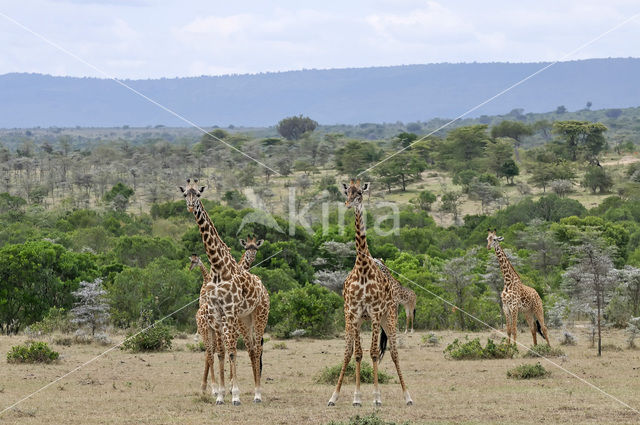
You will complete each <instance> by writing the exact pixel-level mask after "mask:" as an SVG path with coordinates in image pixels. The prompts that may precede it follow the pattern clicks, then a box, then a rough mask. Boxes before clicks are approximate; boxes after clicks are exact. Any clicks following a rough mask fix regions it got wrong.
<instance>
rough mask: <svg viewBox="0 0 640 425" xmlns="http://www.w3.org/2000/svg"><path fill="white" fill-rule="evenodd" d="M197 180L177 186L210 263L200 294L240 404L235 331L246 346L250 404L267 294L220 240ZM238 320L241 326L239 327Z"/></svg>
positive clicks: (258, 367)
mask: <svg viewBox="0 0 640 425" xmlns="http://www.w3.org/2000/svg"><path fill="white" fill-rule="evenodd" d="M197 182H198V180H197V179H195V180H193V182H192V181H191V179H187V186H186V188H184V187H180V191H181V192H182V194H183V196H184V198H185V201H186V203H187V209H188V210H189V211H190V212H192V213H193V215H194V218H195V220H196V223H197V224H198V228H199V229H200V233H201V235H202V242H203V243H204V247H205V251H206V253H207V256H208V257H209V262H210V264H211V270H210V275H211V276H210V279H211V280H210V282H209V284H207V285H206V286H205V294H204V297H205V299H206V302H207V304H208V305H209V309H210V316H209V317H208V323H209V325H210V326H212V327H214V329H215V331H216V332H217V333H218V334H220V335H223V337H224V344H225V351H226V352H227V353H229V366H230V376H231V384H232V388H231V400H232V403H233V404H234V405H239V404H240V389H239V388H238V380H237V372H236V358H237V348H236V343H237V338H236V335H237V332H238V330H239V331H240V332H243V331H244V332H246V334H244V333H243V335H242V336H243V339H244V342H245V343H246V345H247V351H248V352H249V358H250V359H251V367H252V371H253V378H254V384H255V387H254V399H253V401H254V403H260V402H261V401H262V395H261V390H260V380H261V375H262V342H263V339H262V336H263V335H264V329H265V327H266V325H267V319H268V316H269V294H268V292H267V289H266V288H265V287H264V285H263V284H262V281H261V280H260V278H259V277H258V276H256V275H253V274H251V273H249V272H248V271H246V270H244V269H243V268H242V267H240V266H239V265H238V263H237V262H236V260H235V259H234V258H233V256H232V255H231V251H230V250H229V247H228V246H227V245H226V244H225V243H224V242H223V241H222V239H221V238H220V235H219V234H218V231H217V230H216V228H215V226H214V225H213V222H212V221H211V218H210V217H209V214H207V212H206V211H205V209H204V206H203V205H202V202H201V201H200V197H201V196H202V192H203V191H204V189H205V187H204V186H202V187H198V186H197V184H196V183H197ZM239 322H242V324H243V325H244V326H242V327H240V326H239ZM219 390H220V391H219V392H218V396H217V398H216V404H223V403H224V392H225V390H224V373H221V374H220V387H219Z"/></svg>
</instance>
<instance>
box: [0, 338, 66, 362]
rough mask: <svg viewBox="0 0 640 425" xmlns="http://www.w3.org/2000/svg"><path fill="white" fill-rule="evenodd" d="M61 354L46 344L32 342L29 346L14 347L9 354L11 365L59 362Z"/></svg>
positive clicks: (8, 360)
mask: <svg viewBox="0 0 640 425" xmlns="http://www.w3.org/2000/svg"><path fill="white" fill-rule="evenodd" d="M59 357H60V353H58V352H57V351H53V350H52V349H51V348H49V345H48V344H47V343H46V342H38V341H36V342H32V343H31V344H29V345H26V344H24V345H14V346H13V347H11V351H9V352H8V353H7V362H9V363H51V362H52V361H54V360H58V358H59Z"/></svg>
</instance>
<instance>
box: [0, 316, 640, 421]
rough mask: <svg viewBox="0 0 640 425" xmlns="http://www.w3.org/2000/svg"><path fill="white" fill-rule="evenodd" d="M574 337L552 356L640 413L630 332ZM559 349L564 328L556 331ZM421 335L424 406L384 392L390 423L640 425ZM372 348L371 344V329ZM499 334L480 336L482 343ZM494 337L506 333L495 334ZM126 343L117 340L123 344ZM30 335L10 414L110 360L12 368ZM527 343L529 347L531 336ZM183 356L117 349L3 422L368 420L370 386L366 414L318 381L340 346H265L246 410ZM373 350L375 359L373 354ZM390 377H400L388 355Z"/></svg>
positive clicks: (571, 381)
mask: <svg viewBox="0 0 640 425" xmlns="http://www.w3.org/2000/svg"><path fill="white" fill-rule="evenodd" d="M571 331H572V332H573V333H574V334H575V335H576V336H577V337H578V345H576V346H568V347H563V350H564V351H565V353H566V357H561V358H554V359H553V361H555V362H557V363H558V364H559V365H561V366H562V367H564V368H566V369H568V370H570V371H572V372H574V373H575V374H577V375H578V376H579V377H581V378H583V379H585V380H587V381H589V382H591V383H593V384H594V385H596V386H598V387H600V388H601V389H602V390H604V391H606V392H607V393H609V394H611V395H612V396H614V397H617V398H619V399H621V400H623V401H624V402H626V403H628V404H629V405H631V406H632V407H634V408H637V409H638V408H640V350H632V349H627V348H624V347H625V346H626V344H625V342H624V333H623V332H622V331H617V330H607V331H606V332H605V335H604V338H603V341H604V343H605V344H606V345H605V351H604V353H603V356H602V357H601V358H598V357H597V356H596V352H595V350H594V349H593V348H590V347H589V345H590V340H589V337H588V329H587V327H586V326H585V327H577V328H574V329H571ZM551 334H552V339H551V340H552V344H554V345H557V344H558V339H559V337H560V331H559V330H553V331H552V332H551ZM423 335H425V334H424V333H421V332H416V333H415V334H411V335H407V336H404V335H403V336H401V339H400V345H401V348H400V359H401V364H402V369H403V372H404V376H405V378H406V381H407V384H408V386H409V389H410V391H411V394H412V397H413V399H414V402H415V404H414V406H412V407H407V406H405V405H404V403H403V400H402V394H401V391H400V386H399V385H398V384H397V383H395V382H396V381H395V379H394V382H393V383H390V384H386V385H383V386H382V397H383V407H382V408H380V409H378V415H379V416H380V417H382V418H384V419H385V420H393V421H397V422H399V423H400V422H403V421H409V422H410V423H438V424H454V423H455V424H459V423H469V424H476V423H478V424H479V423H482V424H485V423H509V424H528V423H541V422H544V423H580V424H585V423H588V424H603V423H612V424H613V423H616V424H622V423H625V424H626V423H628V424H632V423H638V422H639V421H640V416H639V415H638V414H636V413H634V412H632V411H631V410H629V409H627V408H625V407H623V406H622V405H620V404H618V403H617V402H615V401H614V400H612V399H611V398H609V397H607V396H605V395H603V394H602V393H600V392H598V391H596V390H594V389H593V388H591V387H589V386H588V385H586V384H584V383H582V382H580V381H578V380H577V379H575V378H573V377H571V376H569V375H567V374H566V373H565V372H563V371H561V370H560V369H558V368H556V367H554V366H553V365H551V364H548V363H546V362H545V361H544V360H543V361H542V364H543V365H544V366H545V368H546V369H548V370H550V371H551V375H550V376H549V377H547V378H544V379H537V380H523V381H514V380H511V379H507V376H506V372H507V370H509V369H511V368H513V367H515V366H518V365H520V364H523V363H531V364H535V363H536V362H537V361H538V360H539V359H531V358H527V359H525V358H522V351H523V350H522V349H521V350H520V351H521V354H520V355H518V356H516V358H514V359H509V360H480V361H452V360H446V359H445V358H444V356H443V353H442V351H443V349H444V347H446V345H447V344H448V343H449V342H451V341H453V339H454V338H464V336H465V334H462V333H459V332H454V331H443V332H439V333H437V335H438V336H439V337H440V345H439V346H435V347H431V346H427V345H425V344H423V342H422V336H423ZM364 336H365V338H364V341H363V344H364V347H368V344H369V338H368V336H367V335H366V333H364ZM489 336H491V334H490V333H489V332H483V333H478V334H472V335H470V337H480V338H481V340H483V342H484V341H485V340H486V338H487V337H489ZM494 336H496V335H495V334H494ZM116 339H117V338H116ZM25 340H26V337H24V336H18V337H1V338H0V353H1V354H2V356H3V359H2V360H1V362H2V363H3V364H2V367H0V409H4V408H5V407H6V406H8V405H10V404H12V403H13V402H15V401H17V400H19V399H21V398H22V397H24V396H26V395H28V394H30V393H32V392H33V391H36V390H38V389H39V388H41V387H42V386H43V385H45V384H47V383H49V382H51V381H53V380H54V379H56V378H57V377H60V376H62V375H63V374H64V373H66V372H67V371H69V370H71V369H73V368H75V367H77V366H79V365H81V364H82V363H84V362H86V361H88V360H89V359H91V358H93V357H94V356H95V355H97V354H99V353H101V352H103V351H104V350H105V349H106V348H105V347H101V346H97V345H73V346H70V347H65V346H58V345H53V346H54V347H55V349H57V350H58V351H60V353H61V357H62V360H61V361H59V362H58V363H57V364H51V365H13V364H7V363H6V362H5V360H4V356H5V353H6V352H7V351H8V350H9V349H10V347H11V346H12V345H15V344H18V343H22V342H24V341H25ZM520 341H521V342H522V343H525V344H530V342H531V337H530V335H529V334H528V332H521V333H520ZM174 342H175V344H174V348H173V349H172V350H171V351H168V352H163V353H144V354H131V353H127V352H122V351H120V350H114V351H111V352H110V353H108V354H106V355H105V356H103V357H101V358H99V359H98V360H96V361H95V362H93V363H91V364H89V365H87V366H85V367H83V368H82V369H80V370H79V371H77V372H76V373H74V374H72V375H70V376H68V377H66V378H64V379H63V380H60V381H59V382H57V383H55V384H54V385H52V386H50V387H49V388H47V389H45V390H44V391H42V392H40V393H38V394H36V395H34V396H33V397H32V398H31V399H29V400H27V401H24V402H23V403H21V404H20V405H18V406H17V407H16V408H14V409H12V410H10V411H8V412H6V413H4V414H3V415H2V416H1V417H0V422H2V423H8V424H9V423H10V424H14V423H15V424H17V423H19V424H103V423H119V424H158V423H162V424H181V425H183V424H202V423H224V424H249V423H252V424H253V423H256V424H263V423H264V424H318V423H320V424H322V423H327V422H329V421H330V420H346V419H348V418H349V417H350V416H353V415H355V414H358V413H359V414H368V413H370V412H371V411H373V410H374V408H373V407H372V406H371V400H372V397H371V391H372V386H371V385H364V386H363V389H362V393H363V404H364V407H362V408H354V407H352V406H351V396H352V392H353V385H352V384H347V385H346V386H344V387H343V390H342V393H341V398H340V399H339V401H338V405H337V406H336V407H334V408H328V407H327V406H326V402H327V400H328V399H329V397H330V395H331V393H332V391H333V387H331V386H329V385H319V384H314V383H313V381H314V376H315V375H316V374H317V373H318V372H319V371H320V370H322V369H323V368H324V367H326V366H330V365H334V364H337V363H339V362H340V361H341V359H342V356H343V342H342V340H341V339H338V338H336V339H331V340H308V339H301V340H289V341H286V348H284V349H283V347H282V346H280V347H275V346H274V345H275V344H277V343H278V342H279V341H275V340H273V339H271V340H270V341H268V342H267V343H266V344H265V353H264V375H263V383H264V384H263V400H264V403H263V404H261V405H254V404H253V403H251V400H252V388H251V376H250V370H249V365H248V363H249V360H248V356H247V354H246V353H245V352H242V353H241V354H240V356H239V378H240V389H241V391H242V394H241V398H242V401H243V405H242V406H239V407H234V406H231V405H230V402H229V400H228V399H227V404H226V405H224V406H216V405H215V404H214V403H213V401H214V400H213V399H212V398H211V397H210V396H202V395H201V394H200V391H199V388H200V377H201V373H202V353H194V352H191V351H189V350H187V349H186V348H185V346H186V344H187V343H190V342H192V341H191V337H189V339H187V340H184V339H182V340H175V341H174ZM367 356H368V353H367V352H365V358H367ZM381 368H382V370H384V371H386V372H389V373H391V374H392V375H394V376H395V372H394V369H393V364H392V362H391V359H390V358H385V359H384V361H383V362H382V364H381Z"/></svg>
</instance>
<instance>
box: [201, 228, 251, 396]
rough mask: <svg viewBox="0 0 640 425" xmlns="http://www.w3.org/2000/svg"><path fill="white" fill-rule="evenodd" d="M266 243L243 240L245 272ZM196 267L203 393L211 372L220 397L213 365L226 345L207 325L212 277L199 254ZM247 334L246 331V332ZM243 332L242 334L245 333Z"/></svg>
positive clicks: (222, 363)
mask: <svg viewBox="0 0 640 425" xmlns="http://www.w3.org/2000/svg"><path fill="white" fill-rule="evenodd" d="M263 242H264V241H263V240H262V239H260V240H259V241H257V240H256V238H255V237H253V238H251V237H247V239H246V240H244V239H241V240H240V243H241V244H242V246H243V247H245V248H246V251H245V252H244V253H243V254H242V258H241V259H240V266H241V267H243V268H244V269H245V270H249V268H250V267H251V264H252V263H253V262H254V261H255V259H256V252H257V251H258V248H260V246H261V245H262V243H263ZM194 267H199V268H200V272H201V273H202V287H201V289H200V307H199V308H198V311H197V312H196V324H197V326H198V334H200V337H201V338H202V341H203V343H204V345H205V350H206V354H205V361H204V374H203V376H202V385H201V389H202V392H203V393H205V392H206V391H207V377H208V375H209V372H211V387H212V393H213V395H214V396H216V395H218V387H217V386H216V381H215V373H214V371H213V363H214V361H213V360H214V355H215V354H216V352H219V353H222V357H224V345H223V343H222V337H221V335H219V334H217V333H216V332H215V329H213V328H212V327H211V326H209V324H208V323H207V318H208V317H209V316H210V314H211V313H210V312H209V304H208V303H207V302H206V300H205V298H204V295H205V292H206V291H205V287H206V285H207V284H208V283H209V282H210V281H211V276H210V274H209V272H208V271H207V269H206V267H205V266H204V264H203V263H202V260H201V259H200V257H199V256H198V255H197V254H192V255H191V266H190V267H189V270H193V268H194ZM238 327H239V328H242V327H243V325H242V322H241V321H240V322H238ZM245 332H246V331H245ZM245 332H243V331H242V330H241V333H243V334H244V333H245ZM220 365H221V373H224V362H223V361H221V362H220Z"/></svg>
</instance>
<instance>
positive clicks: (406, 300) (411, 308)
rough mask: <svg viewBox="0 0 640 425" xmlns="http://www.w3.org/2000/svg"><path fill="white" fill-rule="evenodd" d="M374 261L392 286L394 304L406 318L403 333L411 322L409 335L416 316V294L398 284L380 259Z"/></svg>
mask: <svg viewBox="0 0 640 425" xmlns="http://www.w3.org/2000/svg"><path fill="white" fill-rule="evenodd" d="M374 261H375V262H376V265H377V266H378V268H379V269H380V270H382V273H384V274H385V276H387V279H389V282H391V283H392V284H393V287H394V289H395V294H396V302H397V303H398V304H401V305H402V306H403V307H404V313H405V316H406V318H407V320H406V323H405V327H404V333H407V331H408V330H409V322H411V333H413V318H414V317H415V315H416V303H417V301H418V297H417V296H416V293H415V292H413V291H412V290H411V289H409V288H405V287H404V286H402V285H401V284H400V282H398V280H397V279H396V278H395V277H393V275H392V274H391V270H389V268H388V267H387V266H385V265H384V262H383V261H382V259H381V258H375V259H374Z"/></svg>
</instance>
